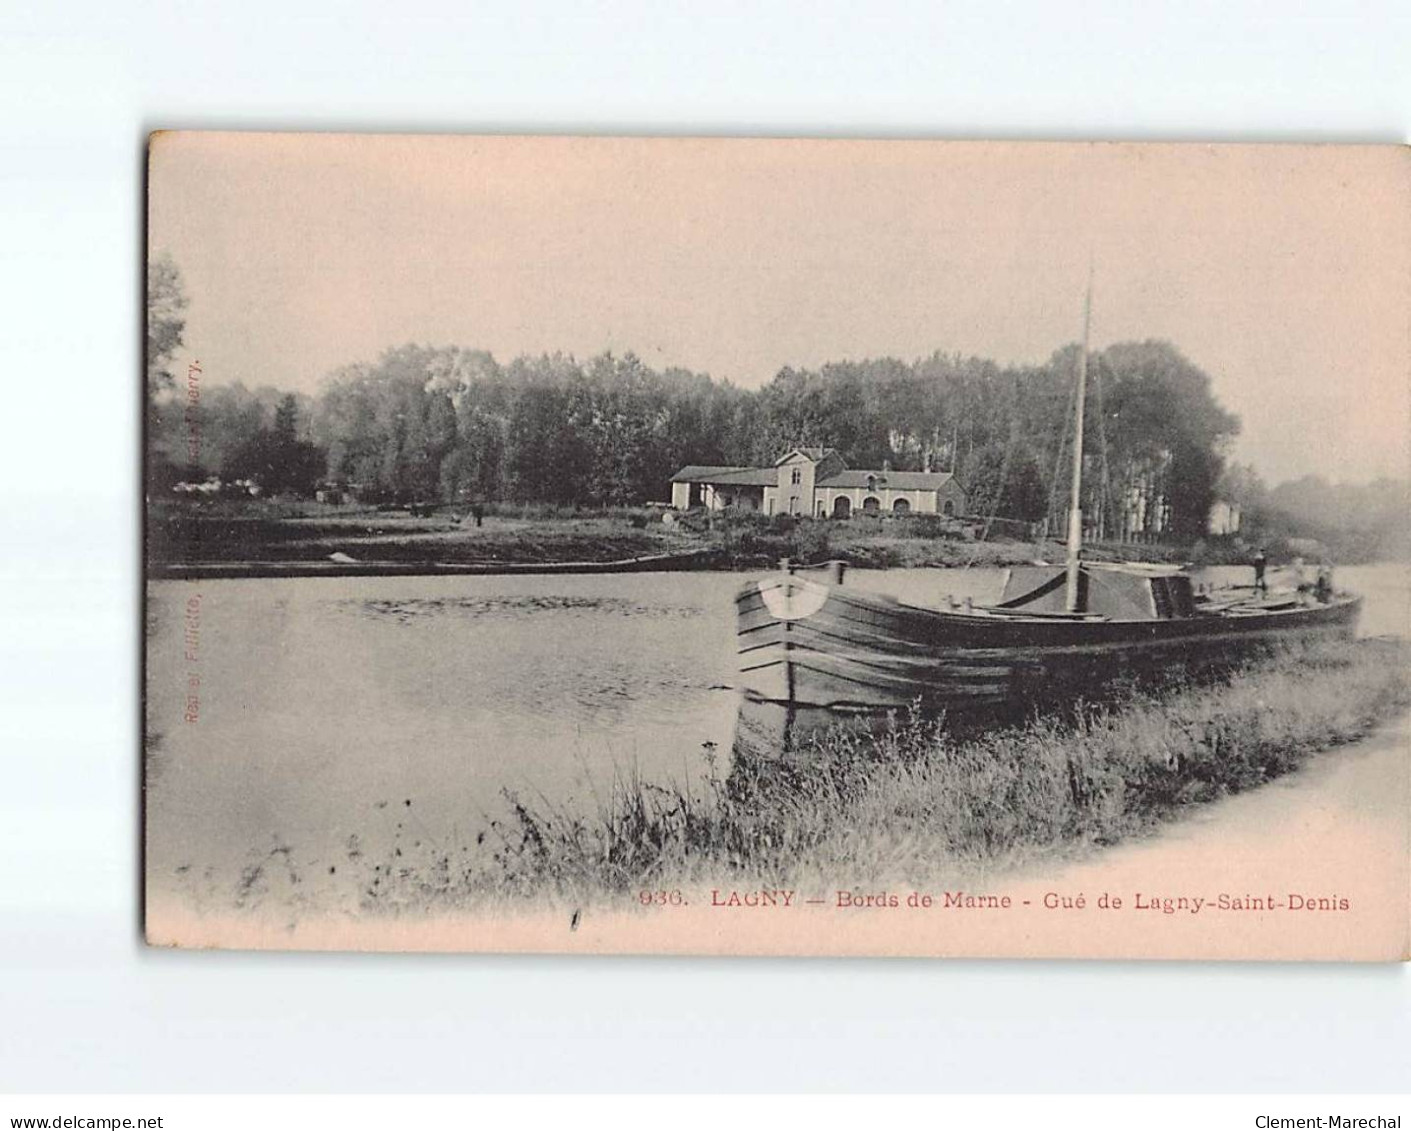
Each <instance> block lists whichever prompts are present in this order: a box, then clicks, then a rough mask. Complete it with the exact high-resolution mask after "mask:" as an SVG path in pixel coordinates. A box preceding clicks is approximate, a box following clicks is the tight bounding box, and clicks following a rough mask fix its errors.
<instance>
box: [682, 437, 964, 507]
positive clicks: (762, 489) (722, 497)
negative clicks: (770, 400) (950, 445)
mask: <svg viewBox="0 0 1411 1131" xmlns="http://www.w3.org/2000/svg"><path fill="white" fill-rule="evenodd" d="M671 505H672V506H673V507H675V508H676V509H677V510H687V509H689V508H690V507H696V506H702V507H706V508H707V509H709V510H724V509H726V508H727V507H735V508H739V509H744V510H754V511H761V512H763V513H764V514H795V515H811V516H813V517H814V518H848V517H849V516H850V515H851V514H852V513H853V512H854V511H861V512H862V513H864V514H897V515H899V514H944V515H961V514H964V513H966V496H965V490H964V488H963V487H961V485H960V484H959V482H957V481H956V478H955V476H954V475H953V474H952V473H950V472H949V471H892V470H891V469H890V468H883V469H882V470H880V471H868V470H853V469H850V468H849V467H848V465H847V463H846V461H845V460H844V459H843V457H842V456H841V455H839V454H838V452H837V451H836V450H835V449H833V448H818V447H798V448H792V449H790V450H789V451H787V452H785V453H784V454H783V455H782V456H780V457H779V459H777V460H776V461H775V463H774V466H773V467H715V466H699V465H692V466H690V467H683V468H682V469H681V470H680V471H678V472H677V473H676V474H675V475H673V476H672V477H671Z"/></svg>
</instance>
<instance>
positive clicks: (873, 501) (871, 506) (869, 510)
mask: <svg viewBox="0 0 1411 1131" xmlns="http://www.w3.org/2000/svg"><path fill="white" fill-rule="evenodd" d="M881 510H882V500H881V499H879V498H878V497H877V496H876V495H868V496H867V498H865V499H863V500H862V513H863V514H878V513H880V512H881Z"/></svg>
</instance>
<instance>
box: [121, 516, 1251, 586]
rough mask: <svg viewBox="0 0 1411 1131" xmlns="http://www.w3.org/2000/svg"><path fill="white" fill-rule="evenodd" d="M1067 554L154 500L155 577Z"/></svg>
mask: <svg viewBox="0 0 1411 1131" xmlns="http://www.w3.org/2000/svg"><path fill="white" fill-rule="evenodd" d="M1087 553H1088V554H1089V556H1090V557H1092V558H1094V559H1099V560H1129V561H1133V560H1142V561H1172V562H1185V561H1190V560H1192V559H1193V558H1194V559H1203V560H1204V561H1205V562H1209V563H1213V562H1220V561H1231V560H1242V557H1241V555H1240V554H1238V553H1237V552H1235V551H1234V548H1232V547H1229V546H1216V547H1213V548H1212V547H1210V546H1206V545H1202V546H1200V547H1188V546H1176V545H1166V544H1153V543H1141V544H1138V543H1131V544H1116V543H1107V544H1101V545H1097V546H1092V547H1088V548H1087ZM1062 554H1063V546H1062V544H1061V543H1059V542H1057V541H1049V542H1041V541H1020V540H1015V539H1013V538H1007V537H1001V536H998V535H996V534H995V533H994V532H993V531H991V532H990V534H989V536H988V537H986V536H985V531H984V526H983V521H982V520H970V521H953V520H946V519H941V518H939V517H938V516H913V517H907V518H892V517H886V518H874V517H867V516H855V517H853V518H851V519H848V520H830V519H820V520H810V519H802V520H799V519H794V518H791V517H788V516H780V517H776V518H768V517H765V516H762V515H758V514H731V513H717V514H707V513H705V512H702V511H692V512H688V513H685V514H681V513H677V512H670V511H665V510H663V509H661V508H647V507H643V508H619V509H613V510H598V511H589V510H573V509H570V508H555V507H547V506H535V505H524V506H507V505H496V506H488V507H485V508H482V514H481V516H480V518H479V520H478V521H477V519H476V517H475V515H474V514H473V513H472V512H471V510H470V508H468V507H465V506H430V505H428V506H417V507H385V506H384V507H372V506H359V505H342V506H335V505H330V504H320V503H312V502H309V503H304V502H290V503H284V502H255V501H249V502H245V501H237V502H229V501H225V500H215V501H211V502H203V503H189V502H183V503H157V504H153V505H152V507H151V508H150V515H149V521H148V530H147V564H148V572H149V575H150V576H152V577H154V578H214V577H250V578H254V577H328V576H349V577H356V576H362V577H366V576H422V575H438V574H447V575H456V574H495V573H510V574H513V573H613V572H631V571H641V570H664V571H687V570H702V569H714V570H741V569H765V568H769V567H772V566H774V565H775V564H777V563H778V561H779V560H780V559H781V558H788V559H790V560H792V561H795V562H798V563H800V564H803V565H808V564H817V563H820V562H823V561H829V560H839V561H843V562H846V563H847V564H849V565H851V566H854V567H858V568H871V569H891V568H927V567H932V568H954V567H962V566H1008V565H1018V564H1025V563H1030V562H1034V561H1039V560H1048V561H1053V560H1057V559H1058V558H1060V557H1061V556H1062Z"/></svg>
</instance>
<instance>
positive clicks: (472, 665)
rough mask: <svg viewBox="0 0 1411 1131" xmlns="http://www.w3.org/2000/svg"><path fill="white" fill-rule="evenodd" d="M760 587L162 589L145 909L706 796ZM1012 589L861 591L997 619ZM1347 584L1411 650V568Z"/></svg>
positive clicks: (652, 583) (260, 584)
mask: <svg viewBox="0 0 1411 1131" xmlns="http://www.w3.org/2000/svg"><path fill="white" fill-rule="evenodd" d="M1216 572H1217V573H1218V574H1220V575H1223V576H1224V577H1226V578H1229V577H1233V576H1240V575H1241V574H1247V571H1234V572H1233V573H1231V572H1228V571H1216ZM759 576H762V574H729V573H671V574H667V573H662V574H651V573H645V574H619V575H608V576H553V575H543V576H531V577H511V576H493V577H396V578H392V577H389V578H360V579H341V578H291V579H260V580H220V581H199V582H196V581H192V582H187V581H160V582H152V583H150V585H149V587H148V610H147V615H148V636H147V672H148V678H147V703H146V707H147V722H148V732H149V742H148V753H147V776H146V817H147V821H146V830H147V831H146V836H147V841H146V848H147V880H148V885H149V891H150V892H151V893H152V894H155V895H168V896H173V897H176V898H177V899H180V900H184V901H188V902H193V903H194V904H196V905H197V906H198V907H199V906H200V905H204V904H208V903H217V904H218V903H219V902H221V901H222V900H228V898H229V893H231V892H234V891H238V890H239V888H240V884H241V882H242V877H246V878H248V876H249V874H250V873H249V869H250V868H251V867H252V866H253V865H252V862H254V861H267V860H269V859H271V858H272V856H273V857H274V858H276V859H278V860H279V861H281V866H282V867H284V869H285V871H286V873H287V876H286V880H287V883H286V884H285V887H286V888H289V887H291V886H292V887H296V888H299V889H300V891H301V893H302V894H301V898H317V897H318V895H319V893H320V892H323V893H324V894H325V895H330V896H334V897H336V901H337V902H346V897H348V896H350V895H351V894H353V893H351V892H349V891H347V890H343V889H345V888H346V887H347V883H348V882H349V881H345V879H344V877H345V876H346V875H348V874H351V873H350V870H349V869H346V868H345V869H344V871H343V873H339V872H338V871H337V869H338V868H339V867H340V865H342V864H343V863H345V862H346V861H347V860H348V858H349V856H350V854H352V855H356V854H357V853H368V854H374V853H378V852H380V851H383V850H384V849H385V845H386V844H387V843H390V840H391V838H392V837H393V836H394V835H395V833H396V831H397V826H398V825H401V826H402V827H403V831H405V832H406V833H407V834H408V835H413V836H418V837H425V838H426V839H427V840H428V841H430V842H431V843H433V844H436V843H443V842H447V841H449V840H453V839H456V838H464V837H467V836H471V835H474V833H475V832H476V831H478V830H481V829H483V828H484V827H485V825H486V823H487V821H488V820H489V819H490V818H491V817H492V816H494V815H496V814H498V813H501V812H503V810H504V805H505V801H504V798H503V792H504V791H505V790H510V791H514V792H518V793H519V794H521V795H523V796H525V797H535V798H538V797H543V798H546V799H548V800H549V801H550V802H551V803H553V804H555V805H562V806H565V807H567V808H569V809H580V810H581V809H583V808H585V807H592V806H594V805H595V804H596V801H595V798H597V797H600V796H602V794H603V793H604V792H605V791H607V790H609V789H611V788H612V783H613V780H614V778H615V777H618V776H621V775H629V774H640V775H641V776H642V777H643V778H645V779H648V780H655V781H666V780H670V781H673V782H676V783H690V782H699V781H700V780H701V778H702V777H704V776H705V775H706V774H707V773H709V772H710V769H711V764H712V762H714V763H715V765H716V766H717V768H719V767H721V766H722V765H723V762H724V760H725V759H728V757H729V749H730V742H731V735H732V729H733V726H734V721H735V712H736V698H735V692H734V689H733V683H734V676H735V672H734V625H733V602H732V598H733V595H734V593H735V591H736V590H737V589H738V588H739V586H740V585H741V584H743V583H744V582H746V581H748V580H750V579H751V578H755V577H759ZM1212 576H1214V575H1212ZM1002 577H1003V573H1002V571H1000V570H969V571H967V570H891V571H867V570H856V571H852V572H850V573H849V575H848V583H849V584H850V585H856V586H858V587H860V588H864V589H871V590H876V591H879V592H890V593H893V594H896V595H898V596H901V597H902V598H903V599H905V600H910V601H915V602H917V603H934V602H937V601H939V600H940V599H941V598H942V597H943V595H945V594H947V593H949V594H952V595H954V596H956V597H966V596H969V597H972V598H974V599H975V600H976V601H977V602H984V601H987V600H992V599H994V598H995V597H996V596H997V593H998V589H999V586H1000V585H1001V583H1002ZM1337 582H1338V584H1339V586H1340V587H1346V588H1350V589H1353V590H1354V591H1356V592H1360V593H1362V594H1364V595H1365V596H1366V598H1367V605H1366V609H1365V611H1364V615H1363V619H1362V631H1363V632H1364V633H1368V634H1387V633H1392V634H1397V635H1406V634H1407V629H1408V624H1411V569H1408V568H1407V567H1404V566H1392V565H1377V566H1362V567H1349V568H1345V569H1341V570H1339V571H1338V575H1337ZM247 886H248V885H247Z"/></svg>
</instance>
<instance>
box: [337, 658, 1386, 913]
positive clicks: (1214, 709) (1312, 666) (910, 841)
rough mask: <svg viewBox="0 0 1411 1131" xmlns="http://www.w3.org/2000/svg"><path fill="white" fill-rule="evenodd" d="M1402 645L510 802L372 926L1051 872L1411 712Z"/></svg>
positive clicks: (379, 884) (384, 875)
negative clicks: (570, 797)
mask: <svg viewBox="0 0 1411 1131" xmlns="http://www.w3.org/2000/svg"><path fill="white" fill-rule="evenodd" d="M1408 658H1411V655H1409V654H1408V649H1407V647H1406V646H1405V645H1404V644H1400V643H1393V642H1389V641H1386V640H1371V641H1360V642H1355V643H1337V644H1323V645H1318V646H1307V647H1290V648H1289V649H1288V650H1285V651H1283V652H1281V653H1280V654H1278V655H1276V656H1274V657H1271V658H1268V659H1264V660H1261V661H1258V662H1253V663H1251V664H1249V665H1248V666H1247V667H1245V668H1244V669H1242V670H1240V671H1238V672H1236V673H1233V674H1232V675H1231V676H1230V677H1229V678H1228V679H1226V680H1223V681H1221V682H1219V683H1216V684H1208V685H1204V686H1186V687H1181V688H1178V689H1174V690H1172V689H1167V690H1166V691H1164V692H1163V693H1162V694H1161V695H1160V696H1159V697H1158V696H1155V695H1152V694H1149V693H1137V692H1132V693H1129V694H1127V695H1126V696H1125V697H1123V698H1122V699H1120V700H1118V701H1114V702H1111V703H1109V704H1107V705H1104V706H1093V707H1088V708H1083V709H1079V710H1077V711H1075V712H1074V713H1073V716H1072V717H1071V718H1068V719H1056V718H1041V719H1034V720H1031V721H1030V722H1028V723H1027V724H1024V725H1012V726H1007V727H1000V728H992V729H988V730H980V731H977V732H976V733H973V734H971V735H969V736H962V735H958V734H956V733H954V732H953V731H952V730H950V729H948V728H947V727H946V726H945V724H944V722H943V721H928V720H924V719H920V718H910V719H906V720H902V721H901V722H899V723H897V724H894V725H893V726H892V727H891V728H890V729H889V730H887V731H886V732H884V733H882V734H879V735H875V736H864V735H859V734H855V733H853V734H850V733H847V732H843V731H835V732H832V733H830V734H829V735H827V736H825V737H824V738H823V739H821V740H820V741H819V742H817V743H816V745H815V747H814V748H813V749H812V750H810V751H809V752H808V753H807V755H806V756H805V757H803V758H801V759H799V760H798V761H795V762H791V763H780V762H774V761H751V762H747V763H737V764H736V765H735V766H733V767H732V772H731V773H730V774H729V775H728V776H727V777H725V778H723V779H722V778H714V779H712V780H710V781H708V782H707V783H705V784H704V786H703V787H702V788H701V789H699V790H695V791H692V790H686V789H678V788H668V787H663V786H660V785H654V784H650V783H647V782H643V781H640V780H636V779H622V780H618V781H616V782H615V783H614V784H613V787H612V789H611V791H610V792H609V793H608V795H607V796H605V797H602V798H600V799H599V803H598V806H597V808H596V811H594V812H592V813H590V814H588V815H582V814H579V813H574V812H570V811H568V810H567V809H564V808H560V807H557V806H554V805H552V804H550V803H548V802H545V801H543V800H542V799H541V800H534V801H531V800H527V799H525V798H523V797H520V796H516V795H514V794H506V801H507V803H508V810H509V812H508V814H507V815H506V816H505V817H503V818H502V819H499V820H497V821H495V822H494V823H493V824H492V827H491V829H490V831H489V832H488V833H486V834H483V835H482V836H481V838H480V840H479V842H478V843H473V844H469V845H462V846H458V847H456V848H454V849H452V850H450V851H445V850H442V849H439V848H438V849H436V850H434V851H432V850H430V849H425V848H421V849H411V848H409V847H407V846H404V845H400V844H399V845H397V846H396V847H395V848H394V850H393V851H392V853H391V855H389V856H388V857H387V858H386V859H385V860H384V861H383V862H381V863H379V864H376V865H374V866H372V868H371V869H370V872H369V873H368V874H367V875H366V877H365V882H364V885H363V893H362V905H363V908H364V910H366V911H369V912H373V913H387V914H395V913H398V912H400V911H403V910H406V911H410V912H416V913H424V912H426V911H428V910H430V911H436V910H455V909H458V908H464V907H470V906H474V905H477V904H481V903H485V902H487V901H492V902H498V901H503V900H506V899H519V898H524V897H548V898H552V899H561V900H565V901H573V902H574V903H575V904H581V903H590V902H594V901H605V900H606V901H611V900H614V899H620V898H623V897H630V896H631V895H632V894H633V893H636V892H638V891H640V890H642V889H645V888H651V889H663V888H665V889H670V888H689V887H691V886H699V885H702V884H717V885H718V884H720V883H724V882H730V883H749V884H755V885H758V886H763V887H803V886H807V885H808V884H810V883H818V882H823V883H824V884H838V883H844V884H868V883H887V882H909V883H913V884H918V885H920V884H926V883H934V882H936V881H938V880H940V879H945V878H951V879H953V878H957V877H963V876H974V875H978V874H983V873H985V872H991V871H996V870H1003V869H1009V868H1013V867H1018V866H1022V865H1033V864H1039V863H1043V862H1052V861H1054V860H1056V859H1061V858H1064V857H1068V856H1073V855H1076V854H1080V853H1082V852H1084V851H1087V850H1091V849H1092V848H1094V847H1098V846H1105V845H1112V844H1116V843H1118V842H1119V841H1123V840H1126V839H1129V838H1132V837H1137V836H1141V835H1144V834H1147V833H1149V832H1151V831H1152V830H1153V829H1155V828H1156V827H1158V826H1159V825H1161V824H1162V823H1164V822H1167V821H1169V820H1172V819H1173V818H1177V817H1179V816H1180V814H1181V813H1182V812H1183V811H1186V810H1189V809H1190V807H1192V806H1196V805H1200V804H1203V803H1206V802H1210V801H1213V800H1215V799H1217V798H1220V797H1222V796H1225V795H1227V794H1232V793H1237V792H1240V791H1242V790H1246V789H1250V788H1252V787H1255V786H1258V785H1260V784H1262V783H1265V782H1268V781H1270V780H1272V779H1274V778H1277V777H1279V776H1281V775H1283V774H1286V773H1288V772H1290V771H1292V770H1294V769H1297V768H1298V767H1299V766H1301V765H1303V764H1304V763H1305V762H1306V761H1307V760H1308V759H1309V758H1310V757H1312V756H1313V755H1315V754H1316V753H1318V752H1319V751H1324V750H1328V749H1330V748H1333V747H1336V746H1339V745H1342V744H1345V743H1348V742H1351V741H1354V740H1356V739H1359V738H1362V737H1364V736H1365V735H1367V734H1368V733H1369V732H1370V731H1371V730H1373V729H1374V728H1375V727H1376V726H1377V725H1378V724H1380V723H1383V722H1385V721H1386V720H1388V719H1390V718H1391V717H1393V716H1394V715H1396V714H1397V713H1398V712H1400V711H1402V710H1404V709H1405V708H1406V707H1407V705H1408V704H1411V679H1408V674H1407V660H1408Z"/></svg>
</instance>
